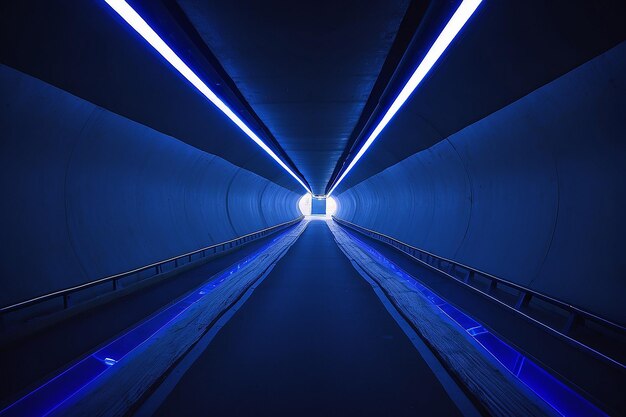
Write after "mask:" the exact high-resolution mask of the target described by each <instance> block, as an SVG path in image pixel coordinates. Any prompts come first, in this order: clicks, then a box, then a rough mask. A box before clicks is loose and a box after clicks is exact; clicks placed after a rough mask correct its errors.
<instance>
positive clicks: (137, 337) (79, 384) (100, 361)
mask: <svg viewBox="0 0 626 417" xmlns="http://www.w3.org/2000/svg"><path fill="white" fill-rule="evenodd" d="M286 233H288V231H285V232H282V233H281V234H279V235H278V236H277V237H275V238H273V239H272V240H271V241H270V242H268V243H267V244H266V245H264V246H263V247H262V248H260V249H259V250H258V251H256V252H255V253H253V254H252V255H249V256H248V257H246V258H244V259H243V260H242V261H240V262H238V263H237V264H235V265H233V266H232V267H231V268H229V269H228V270H226V271H224V272H222V273H221V274H220V275H219V276H217V277H215V279H213V280H211V281H209V282H208V283H206V284H204V285H203V286H202V287H200V288H198V289H196V290H194V291H193V292H191V293H190V294H188V295H187V296H185V297H183V298H182V299H180V300H179V301H177V302H175V303H174V304H172V305H171V306H169V307H167V308H165V309H163V310H161V311H159V312H157V313H156V314H154V315H152V316H151V317H149V318H148V319H146V320H144V321H143V322H141V323H140V324H138V325H136V326H135V327H133V328H131V329H130V330H128V331H127V332H125V333H124V334H122V335H121V336H119V337H118V338H116V339H114V340H112V341H111V342H109V343H108V344H107V345H106V346H104V347H102V348H100V349H98V350H97V351H96V352H94V353H92V354H90V355H89V356H87V357H85V358H83V359H81V360H79V361H78V362H76V363H74V364H73V365H71V366H70V367H69V368H68V369H66V370H65V371H63V372H61V373H59V374H58V375H56V376H54V377H53V378H51V379H49V380H48V381H46V382H45V383H43V384H42V385H40V386H39V387H38V388H36V389H34V390H33V391H31V392H30V393H28V394H26V395H25V396H23V397H22V398H20V399H19V400H17V401H16V402H14V403H13V404H11V405H9V406H8V407H6V408H5V409H4V410H2V411H0V416H2V417H23V416H29V417H43V416H46V415H48V414H50V413H51V412H53V411H54V410H56V409H57V408H59V407H60V406H62V405H63V403H64V402H65V401H67V400H68V399H69V398H71V397H72V396H74V395H75V394H76V393H78V392H79V391H80V390H81V389H83V388H84V387H85V386H87V385H88V384H89V383H91V382H93V381H95V380H96V379H98V378H99V377H100V376H102V375H103V374H104V373H105V372H106V371H107V370H108V369H109V368H110V367H112V366H114V365H115V364H117V363H118V362H120V361H121V360H123V359H124V358H125V357H126V356H127V355H128V354H129V353H131V352H132V351H133V350H135V349H136V348H137V347H138V346H140V345H142V344H143V343H145V342H147V341H149V340H150V339H151V338H152V337H154V336H155V335H156V334H157V333H159V332H160V331H161V330H164V329H165V328H166V327H167V326H168V325H169V324H170V323H171V322H172V321H173V320H174V319H175V318H176V317H178V316H179V315H180V314H182V313H184V312H185V311H186V310H187V309H188V308H189V307H190V306H192V305H193V304H194V303H195V302H197V301H198V300H200V299H201V298H203V297H205V296H207V295H208V294H210V293H211V292H212V291H213V290H214V289H215V288H217V287H219V286H220V285H221V284H222V283H224V282H225V281H226V280H227V279H228V277H230V276H231V275H232V274H233V273H234V272H236V271H238V270H239V269H241V268H242V267H243V266H245V265H246V264H248V263H250V262H251V261H253V260H254V259H256V258H257V257H258V256H259V255H261V253H263V252H264V251H265V250H267V249H268V248H269V247H270V246H272V245H273V244H274V243H275V242H276V241H277V240H278V239H281V238H282V237H284V235H285V234H286Z"/></svg>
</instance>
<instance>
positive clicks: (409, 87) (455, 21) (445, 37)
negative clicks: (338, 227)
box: [328, 0, 482, 196]
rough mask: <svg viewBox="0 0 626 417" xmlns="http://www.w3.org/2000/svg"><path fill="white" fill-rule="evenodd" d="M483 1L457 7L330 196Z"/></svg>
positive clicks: (465, 1) (472, 1)
mask: <svg viewBox="0 0 626 417" xmlns="http://www.w3.org/2000/svg"><path fill="white" fill-rule="evenodd" d="M480 3H482V0H463V2H462V3H461V5H460V6H459V7H458V9H456V11H455V12H454V14H453V15H452V17H451V18H450V20H449V21H448V23H447V24H446V26H445V27H444V28H443V30H442V31H441V33H440V34H439V36H438V37H437V39H436V40H435V43H433V45H432V46H431V47H430V49H429V50H428V52H427V53H426V55H425V56H424V59H423V60H422V62H420V63H419V65H418V66H417V68H416V69H415V72H413V75H412V76H411V78H409V81H407V83H406V84H405V85H404V87H403V88H402V90H401V91H400V93H399V94H398V96H397V97H396V98H395V100H394V101H393V103H392V104H391V106H390V107H389V109H388V110H387V112H386V113H385V115H384V116H383V118H382V119H381V121H380V122H379V123H378V125H377V126H376V128H375V129H374V130H373V131H372V133H371V134H370V136H369V137H368V138H367V140H366V141H365V143H364V144H363V146H362V147H361V149H359V152H357V154H356V156H355V157H354V158H353V159H352V162H350V164H349V165H348V167H347V168H346V169H345V171H343V173H342V174H341V176H340V177H339V179H338V180H337V181H336V182H335V184H334V185H333V187H332V188H331V189H330V191H329V192H328V196H330V195H331V194H332V193H333V191H335V188H337V186H338V185H339V184H340V183H341V181H343V179H344V178H345V177H346V175H348V173H349V172H350V171H351V170H352V168H353V167H354V165H356V163H357V162H358V161H359V159H361V157H362V156H363V154H365V152H366V151H367V149H368V148H369V147H370V146H371V145H372V143H373V142H374V141H375V140H376V138H377V137H378V136H379V135H380V133H381V132H382V131H383V129H384V128H385V126H387V124H388V123H389V122H390V121H391V119H392V118H393V117H394V116H395V115H396V113H397V112H398V110H400V108H401V107H402V105H403V104H404V103H405V102H406V101H407V99H408V98H409V97H410V96H411V94H413V92H414V91H415V89H416V88H417V86H418V85H419V84H420V83H421V82H422V81H423V80H424V78H425V77H426V75H427V74H428V72H429V71H430V70H431V69H432V68H433V66H434V65H435V64H436V63H437V61H438V60H439V58H441V56H442V55H443V53H444V52H445V50H446V49H447V48H448V46H449V45H450V44H451V43H452V41H453V40H454V38H455V37H456V36H457V35H458V34H459V32H460V31H461V29H463V26H465V24H466V23H467V21H468V20H469V19H470V17H472V15H473V14H474V12H475V11H476V9H477V8H478V6H479V5H480Z"/></svg>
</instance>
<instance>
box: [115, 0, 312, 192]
mask: <svg viewBox="0 0 626 417" xmlns="http://www.w3.org/2000/svg"><path fill="white" fill-rule="evenodd" d="M105 2H106V3H107V4H108V5H109V6H111V8H112V9H113V10H115V12H116V13H117V14H119V15H120V17H121V18H122V19H124V20H125V21H126V23H128V24H129V25H130V26H131V27H132V28H133V29H135V31H136V32H137V33H138V34H139V35H141V37H142V38H144V39H145V40H146V41H147V42H148V43H149V44H150V45H151V46H152V47H153V48H154V49H155V50H156V51H157V52H158V53H159V54H161V56H162V57H163V58H165V59H166V60H167V62H169V63H170V64H171V65H172V66H173V67H174V68H175V69H176V70H177V71H178V72H179V73H180V74H181V75H182V76H183V77H185V78H186V79H187V81H189V82H190V83H191V84H192V85H193V86H194V87H196V89H197V90H198V91H199V92H200V93H202V95H204V96H205V97H206V98H207V99H209V101H210V102H211V103H213V104H214V105H215V106H216V107H217V108H218V109H220V110H221V111H222V113H224V114H225V115H226V116H227V117H228V118H229V119H230V120H232V121H233V123H235V124H236V125H237V126H238V127H239V128H240V129H241V130H242V131H243V132H244V133H245V134H246V135H248V137H249V138H250V139H252V140H253V141H254V142H255V143H256V144H257V145H259V146H260V147H261V149H263V150H264V151H265V152H266V153H267V154H268V155H269V156H271V157H272V159H274V160H275V161H276V162H278V164H279V165H280V166H281V167H283V169H284V170H285V171H287V172H288V173H289V175H291V176H292V177H294V178H295V179H296V181H298V182H299V183H300V185H302V187H304V189H305V190H306V191H307V192H309V193H310V192H311V190H309V187H307V185H306V184H305V183H304V182H303V181H302V180H301V179H300V177H298V176H297V175H296V174H295V173H294V172H293V171H292V170H291V169H290V168H289V167H288V166H287V164H285V163H284V162H283V161H282V160H281V159H280V158H279V157H278V155H276V154H275V153H274V151H272V149H270V147H269V146H267V145H266V144H265V143H264V142H263V141H262V140H261V138H259V137H258V136H257V135H256V134H255V133H254V132H253V131H252V130H251V129H250V128H249V127H248V126H247V125H246V124H245V123H244V122H243V121H242V120H241V119H240V118H239V116H237V115H236V114H235V113H234V112H233V111H232V110H231V109H230V108H229V107H228V106H227V105H226V104H225V103H224V102H223V101H222V100H220V98H219V97H218V96H217V95H216V94H215V93H214V92H213V91H211V89H210V88H209V87H208V86H207V85H206V84H205V83H204V82H203V81H202V80H201V79H200V77H198V76H197V75H196V74H195V73H194V72H193V71H192V70H191V69H190V68H189V67H188V66H187V64H185V63H184V62H183V60H182V59H180V57H179V56H178V55H176V53H175V52H174V51H173V50H172V49H171V48H170V47H169V46H168V45H167V44H166V43H165V42H164V41H163V39H161V37H160V36H159V35H157V33H156V32H155V31H154V30H153V29H152V28H151V27H150V25H148V24H147V23H146V21H145V20H143V18H142V17H141V16H140V15H139V14H138V13H137V12H136V11H135V10H134V9H133V8H132V7H131V6H130V5H129V4H128V3H126V1H124V0H105Z"/></svg>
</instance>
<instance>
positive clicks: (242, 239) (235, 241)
mask: <svg viewBox="0 0 626 417" xmlns="http://www.w3.org/2000/svg"><path fill="white" fill-rule="evenodd" d="M303 218H304V216H300V217H298V218H296V219H294V220H290V221H287V222H284V223H280V224H277V225H274V226H271V227H267V228H265V229H261V230H257V231H256V232H252V233H248V234H246V235H243V236H239V237H236V238H234V239H231V240H227V241H225V242H221V243H216V244H214V245H210V246H206V247H204V248H201V249H197V250H194V251H191V252H187V253H184V254H182V255H178V256H174V257H171V258H167V259H164V260H162V261H158V262H154V263H151V264H149V265H145V266H142V267H139V268H135V269H131V270H130V271H125V272H120V273H118V274H115V275H110V276H108V277H104V278H99V279H96V280H93V281H90V282H86V283H84V284H80V285H76V286H73V287H69V288H65V289H63V290H57V291H53V292H51V293H48V294H44V295H40V296H37V297H34V298H30V299H28V300H24V301H20V302H18V303H15V304H11V305H8V306H5V307H2V308H0V315H2V314H5V313H9V312H13V311H16V310H20V309H22V308H26V307H30V306H32V305H35V304H39V303H42V302H45V301H48V300H51V299H54V298H57V297H63V306H64V308H67V307H68V306H69V298H68V296H69V295H70V294H72V293H75V292H78V291H81V290H84V289H87V288H91V287H94V286H96V285H100V284H104V283H106V282H113V289H114V290H115V289H117V280H119V279H121V278H124V277H128V276H131V275H133V274H138V273H140V272H143V271H147V270H149V269H152V268H155V269H156V274H155V275H158V274H160V273H161V272H162V266H163V265H165V264H167V263H170V262H174V264H175V265H174V266H175V267H178V261H179V260H181V259H184V258H188V261H189V262H191V258H192V257H193V255H197V254H199V253H202V257H206V252H208V251H210V250H213V253H217V248H219V247H223V248H224V250H225V249H226V246H228V247H229V248H232V247H233V244H235V245H239V244H241V243H244V242H247V241H248V240H252V239H257V238H258V237H261V236H263V235H266V234H267V233H268V232H270V231H273V230H276V229H279V228H283V227H287V226H291V225H292V224H295V223H298V222H299V221H301V220H302V219H303ZM251 238H252V239H251Z"/></svg>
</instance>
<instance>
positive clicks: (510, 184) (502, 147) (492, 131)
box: [337, 43, 626, 323]
mask: <svg viewBox="0 0 626 417" xmlns="http://www.w3.org/2000/svg"><path fill="white" fill-rule="evenodd" d="M625 97H626V43H623V44H621V45H620V46H618V47H616V48H614V49H613V50H611V51H609V52H607V53H605V54H603V55H601V56H599V57H597V58H596V59H594V60H592V61H590V62H588V63H586V64H585V65H583V66H581V67H579V68H577V69H575V70H573V71H572V72H570V73H568V74H566V75H565V76H563V77H561V78H560V79H557V80H555V81H554V82H552V83H550V84H548V85H546V86H544V87H542V88H540V89H538V90H536V91H535V92H533V93H531V94H529V95H528V96H526V97H524V98H522V99H520V100H519V101H517V102H515V103H513V104H511V105H509V106H507V107H505V108H503V109H501V110H500V111H498V112H496V113H493V114H492V115H490V116H488V117H486V118H485V119H483V120H481V121H479V122H477V123H475V124H473V125H471V126H469V127H467V128H465V129H464V130H462V131H460V132H459V133H457V134H455V135H452V136H450V137H449V138H448V139H446V140H444V141H443V142H440V143H439V144H437V145H435V146H433V147H432V148H430V149H428V150H426V151H422V152H419V153H417V154H415V155H413V156H411V157H409V158H407V159H405V160H403V161H401V162H399V163H397V164H396V165H394V166H392V167H390V168H388V169H386V170H385V171H383V172H381V173H380V174H377V175H375V176H373V177H370V178H369V179H367V180H365V181H363V182H361V183H360V184H358V185H356V186H354V187H352V188H350V189H348V190H347V191H345V192H343V193H341V194H340V195H338V196H337V200H338V201H339V210H338V212H337V216H338V217H340V218H343V219H345V220H348V221H351V222H353V223H356V224H359V225H362V226H364V227H367V228H369V229H373V230H376V231H378V232H381V233H384V234H387V235H390V236H393V237H395V238H397V239H399V240H401V241H404V242H407V243H410V244H411V245H414V246H416V247H419V248H421V249H424V250H427V251H430V252H432V253H435V254H437V255H440V256H443V257H446V258H450V259H453V260H456V261H458V262H461V263H464V264H467V265H470V266H472V267H475V268H477V269H480V270H483V271H485V272H489V273H491V274H493V275H496V276H499V277H502V278H505V279H508V280H511V281H514V282H516V283H518V284H521V285H524V286H527V287H530V288H532V289H534V290H537V291H540V292H542V293H544V294H548V295H550V296H553V297H555V298H557V299H560V300H563V301H566V302H568V303H571V304H573V305H577V306H579V307H582V308H584V309H586V310H589V311H591V312H595V313H596V314H599V315H601V316H603V317H606V318H608V319H612V320H614V321H617V322H620V323H626V309H624V308H623V296H624V294H626V279H624V277H623V274H624V271H625V270H626V257H625V256H624V252H625V249H626V245H625V244H624V240H625V238H626V220H625V218H624V213H626V204H625V203H626V198H625V197H624V192H625V191H626V178H625V175H624V169H623V168H624V163H626V162H625V161H626V158H625V156H626V141H625V140H624V131H625V130H626V118H625V117H624V115H626V99H625Z"/></svg>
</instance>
